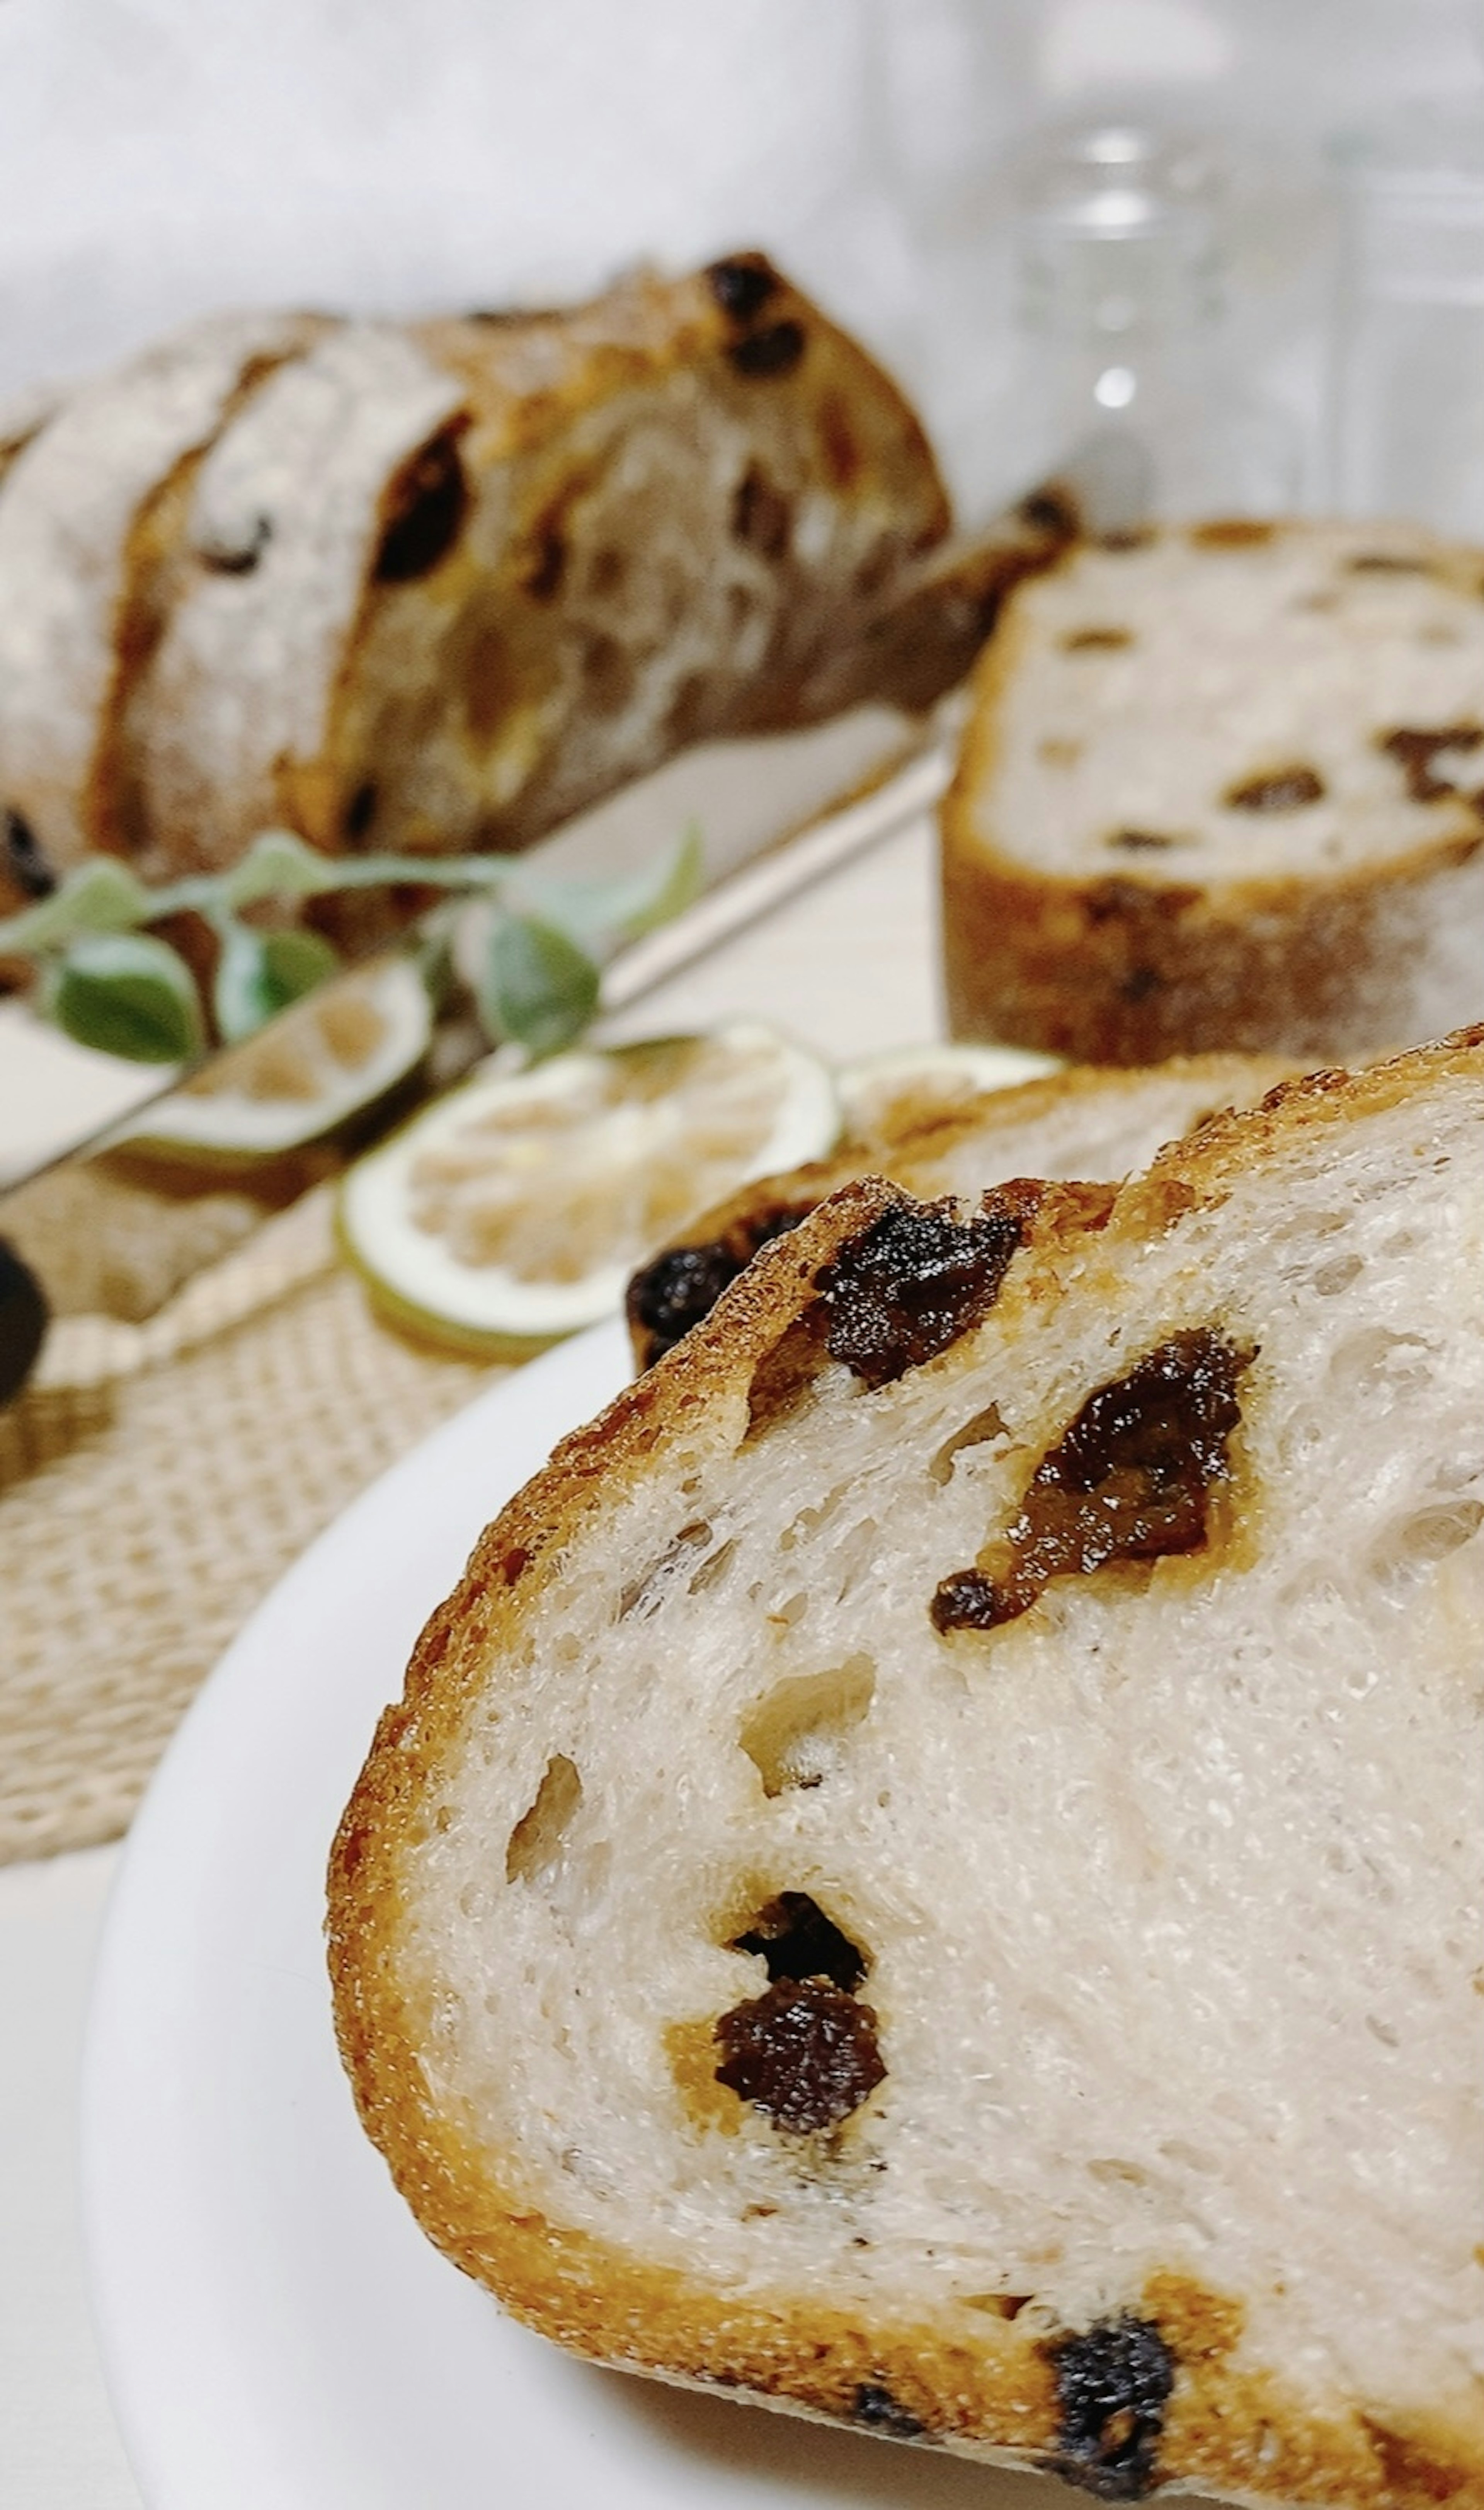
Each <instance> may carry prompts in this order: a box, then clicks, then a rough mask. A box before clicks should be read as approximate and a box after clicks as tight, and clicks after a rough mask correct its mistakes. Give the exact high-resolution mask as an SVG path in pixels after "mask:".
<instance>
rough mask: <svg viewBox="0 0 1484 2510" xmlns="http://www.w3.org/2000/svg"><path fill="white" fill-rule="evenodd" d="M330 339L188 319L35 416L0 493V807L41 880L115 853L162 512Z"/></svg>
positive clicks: (162, 542)
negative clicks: (88, 857)
mask: <svg viewBox="0 0 1484 2510" xmlns="http://www.w3.org/2000/svg"><path fill="white" fill-rule="evenodd" d="M321 328H323V324H322V323H319V322H318V321H317V320H316V318H314V317H310V316H304V315H292V314H276V313H275V314H253V313H247V314H231V315H221V316H212V317H210V318H209V319H208V320H206V321H203V322H200V323H192V324H189V325H187V327H186V328H185V329H184V330H182V331H179V332H176V333H174V334H172V335H171V337H170V338H168V339H166V340H163V341H161V342H159V343H158V344H157V345H155V346H154V347H153V348H150V349H147V350H145V351H143V352H142V353H141V354H140V355H139V356H138V357H136V358H133V359H132V360H130V361H127V362H126V363H125V364H124V365H122V366H120V367H119V368H117V369H116V370H114V371H113V372H111V373H108V374H105V375H102V376H100V377H98V378H97V380H96V381H95V382H93V383H90V384H87V385H84V386H82V387H80V388H79V389H78V390H77V391H76V392H75V393H74V394H72V395H71V396H70V397H69V398H67V399H65V400H63V401H62V403H61V404H60V406H59V407H58V408H57V411H56V414H55V415H49V414H48V413H47V412H46V410H45V407H43V410H42V411H41V412H40V413H38V414H37V416H38V419H39V423H35V424H32V425H31V429H30V433H29V435H28V436H27V437H25V439H24V440H23V441H22V442H21V444H20V446H19V450H18V451H17V452H16V454H15V456H14V459H13V460H12V461H11V462H10V464H9V465H8V468H7V470H6V473H5V475H4V480H3V487H0V804H3V808H4V811H5V813H6V814H7V816H8V818H10V820H11V821H12V823H13V829H14V823H16V822H19V831H16V834H17V835H19V843H20V845H21V846H22V847H23V848H24V849H25V850H26V851H27V853H28V855H30V856H34V858H35V860H36V862H37V864H38V865H43V866H45V867H46V869H47V870H48V871H49V872H52V873H56V872H59V871H61V870H64V869H65V868H66V867H67V866H68V865H69V864H70V863H72V862H75V861H76V860H77V858H78V856H80V855H82V854H84V853H86V852H88V851H90V850H91V849H96V848H105V849H117V848H118V846H119V844H120V831H119V825H118V818H119V809H120V779H121V775H122V770H123V760H122V756H121V738H122V727H123V722H124V717H125V713H126V710H127V707H128V704H129V699H130V693H131V689H132V686H133V682H134V680H135V678H136V676H137V674H138V672H139V671H140V669H141V668H142V667H143V665H144V663H145V661H146V660H147V657H148V655H149V653H150V651H151V649H152V647H153V644H154V642H155V640H156V639H157V637H158V635H159V633H160V628H161V619H160V610H159V603H160V586H159V570H160V563H161V558H162V553H163V551H164V550H165V549H167V548H168V547H169V545H170V541H171V510H172V508H173V507H174V506H175V505H176V504H177V503H178V500H179V498H180V496H181V494H182V493H183V490H184V487H185V483H186V482H187V480H188V479H189V477H190V475H191V474H192V472H193V471H194V469H195V466H196V465H197V464H198V463H199V461H200V459H201V457H202V455H203V454H204V453H205V452H206V450H207V448H208V447H209V445H210V444H211V443H212V441H213V440H214V438H215V437H216V436H217V434H218V433H219V431H220V430H221V429H222V428H223V427H224V426H226V425H227V423H228V421H229V420H230V419H231V418H232V417H233V415H234V414H235V413H236V412H238V411H239V410H241V409H242V408H243V406H244V404H245V403H247V401H249V400H250V399H251V397H252V394H253V393H254V391H255V390H256V389H257V388H258V386H259V385H261V384H262V383H263V381H264V380H265V378H266V377H267V376H269V375H270V374H271V373H272V372H273V370H274V368H275V367H277V366H279V365H281V364H282V363H284V361H285V360H288V359H290V358H292V357H294V356H295V355H297V354H298V353H299V352H300V351H301V350H302V349H304V348H305V347H306V346H307V345H308V343H309V341H310V340H311V339H312V338H313V337H314V336H315V333H316V332H317V331H318V330H319V329H321Z"/></svg>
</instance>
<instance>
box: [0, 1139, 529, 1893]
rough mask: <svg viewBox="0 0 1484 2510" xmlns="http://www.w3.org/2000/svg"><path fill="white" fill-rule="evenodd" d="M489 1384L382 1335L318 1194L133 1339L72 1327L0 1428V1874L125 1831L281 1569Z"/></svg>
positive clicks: (97, 1323) (115, 1321) (111, 1319)
mask: <svg viewBox="0 0 1484 2510" xmlns="http://www.w3.org/2000/svg"><path fill="white" fill-rule="evenodd" d="M501 1373H502V1372H501V1371H500V1370H499V1369H496V1368H490V1367H487V1366H483V1365H479V1364H476V1363H475V1362H472V1361H469V1360H464V1359H455V1358H445V1357H442V1356H439V1355H438V1354H435V1353H432V1352H428V1351H425V1350H421V1349H418V1348H414V1347H413V1346H412V1345H410V1344H408V1343H406V1342H404V1341H402V1340H401V1339H400V1337H399V1336H397V1335H395V1334H394V1333H392V1332H391V1331H389V1330H388V1329H387V1328H385V1327H384V1326H383V1325H381V1324H380V1323H379V1322H378V1321H377V1320H376V1318H375V1317H374V1316H373V1314H372V1313H371V1312H370V1310H369V1308H368V1306H367V1304H366V1300H365V1297H364V1294H363V1292H362V1289H361V1284H360V1283H359V1281H357V1279H356V1278H355V1277H354V1275H353V1274H350V1273H348V1272H347V1271H346V1270H345V1269H344V1267H343V1266H341V1265H340V1264H339V1263H338V1262H337V1260H336V1257H335V1252H334V1245H333V1239H332V1234H331V1228H330V1199H329V1189H328V1188H327V1187H325V1188H319V1189H317V1190H315V1191H314V1192H312V1193H310V1194H307V1195H305V1196H304V1197H303V1198H301V1199H300V1200H299V1201H298V1202H296V1203H295V1204H293V1205H292V1206H291V1207H290V1208H289V1209H288V1210H286V1211H285V1212H283V1213H282V1214H280V1215H279V1216H278V1217H276V1218H274V1219H270V1220H269V1221H268V1222H267V1223H266V1224H265V1225H264V1226H263V1227H261V1228H260V1229H258V1230H257V1231H256V1232H255V1234H254V1235H253V1236H252V1237H251V1238H250V1239H249V1241H248V1242H247V1244H246V1245H242V1246H239V1247H237V1248H235V1249H234V1250H232V1251H231V1252H229V1253H227V1254H226V1255H225V1256H223V1257H222V1258H220V1260H218V1261H217V1262H215V1263H213V1264H211V1265H210V1266H209V1268H208V1269H207V1270H205V1271H203V1272H201V1273H198V1274H196V1275H195V1277H194V1278H193V1279H191V1280H190V1281H189V1282H188V1283H187V1284H186V1285H185V1286H184V1287H183V1288H181V1289H179V1290H177V1291H176V1292H175V1293H174V1295H173V1296H172V1297H171V1298H170V1299H169V1300H168V1301H167V1302H166V1304H165V1305H164V1306H162V1307H161V1308H160V1309H159V1310H158V1311H157V1312H155V1313H154V1314H152V1315H149V1316H148V1317H146V1318H145V1319H144V1320H143V1321H141V1322H137V1323H135V1322H129V1321H123V1320H120V1319H119V1318H118V1317H116V1316H102V1315H86V1314H74V1315H68V1316H64V1317H62V1318H61V1319H60V1320H59V1321H58V1322H57V1324H56V1325H55V1326H54V1328H53V1330H52V1333H51V1335H50V1336H49V1339H48V1342H47V1345H46V1349H45V1350H44V1352H43V1358H42V1365H41V1368H40V1369H39V1371H38V1373H37V1375H36V1377H35V1378H34V1379H33V1381H32V1383H31V1385H30V1386H29V1387H28V1388H27V1389H26V1391H25V1393H24V1394H23V1395H22V1396H21V1397H20V1399H19V1401H18V1402H16V1403H14V1404H13V1405H12V1406H11V1407H10V1408H9V1410H7V1411H5V1412H3V1413H0V1860H7V1859H12V1858H15V1857H20V1856H38V1855H43V1854H50V1853H53V1852H55V1851H56V1850H57V1849H60V1848H66V1847H80V1846H85V1845H88V1844H92V1843H93V1842H95V1841H98V1840H104V1839H110V1838H113V1837H115V1836H117V1834H118V1833H119V1832H121V1831H123V1830H124V1829H125V1828H126V1827H127V1826H128V1823H129V1820H130V1816H131V1814H132V1813H133V1809H134V1806H135V1805H136V1804H137V1802H138V1800H139V1797H140V1795H141V1794H142V1792H143V1789H144V1787H145V1785H146V1784H147V1782H148V1779H149V1776H150V1773H151V1771H152V1769H153V1768H154V1766H155V1764H156V1762H157V1760H158V1759H159V1756H160V1754H161V1752H162V1750H163V1749H164V1747H165V1744H166V1743H167V1742H168V1741H169V1739H170V1736H171V1732H172V1730H173V1729H174V1727H175V1725H176V1723H177V1721H178V1719H179V1717H180V1715H181V1713H182V1711H183V1710H184V1709H185V1707H186V1706H187V1704H188V1703H189V1701H190V1699H191V1697H192V1695H193V1694H194V1692H196V1690H197V1688H198V1686H199V1685H200V1683H201V1682H202V1681H203V1680H204V1678H205V1676H206V1675H207V1674H208V1673H209V1671H210V1669H211V1667H212V1665H213V1664H214V1663H215V1661H216V1659H217V1657H218V1656H219V1655H220V1654H221V1653H222V1651H223V1649H224V1648H225V1647H226V1646H227V1644H228V1642H229V1641H230V1640H231V1639H232V1638H233V1637H234V1636H235V1635H236V1633H237V1632H238V1630H239V1629H241V1627H242V1625H243V1623H244V1622H245V1621H246V1620H247V1616H248V1615H249V1614H250V1613H251V1612H252V1610H253V1608H254V1607H255V1606H256V1605H257V1604H258V1603H259V1602H260V1601H261V1599H262V1598H263V1596H264V1595H266V1594H267V1593H268V1591H269V1589H270V1588H271V1587H272V1586H273V1585H274V1584H275V1583H276V1582H277V1580H278V1579H279V1578H280V1577H282V1575H283V1574H284V1572H285V1569H286V1568H287V1567H288V1566H289V1563H290V1562H291V1561H292V1560H294V1559H295V1558H296V1557H297V1556H298V1554H299V1553H300V1552H301V1551H302V1550H303V1549H304V1547H305V1545H306V1543H308V1542H310V1541H311V1540H313V1538H314V1537H315V1536H316V1535H317V1534H318V1533H320V1532H321V1530H322V1529H323V1527H324V1526H325V1525H327V1524H328V1523H329V1521H330V1519H331V1518H332V1517H334V1516H335V1515H337V1514H338V1513H339V1511H340V1509H341V1508H343V1507H344V1506H345V1505H346V1503H347V1502H349V1501H350V1500H352V1499H354V1498H355V1496H356V1495H357V1493H358V1492H359V1491H361V1490H363V1489H364V1488H365V1487H366V1486H367V1484H368V1483H370V1482H371V1481H372V1480H374V1479H375V1477H376V1475H377V1474H378V1473H380V1472H381V1471H382V1470H384V1468H385V1467H386V1466H387V1465H388V1464H392V1463H393V1462H395V1460H396V1459H397V1458H398V1457H399V1456H401V1455H403V1454H405V1453H406V1451H407V1449H408V1448H409V1447H411V1446H413V1445H414V1444H415V1443H416V1442H417V1440H418V1439H420V1438H422V1437H423V1436H424V1435H426V1433H427V1432H428V1431H429V1430H430V1429H432V1428H434V1427H435V1426H437V1424H438V1422H440V1421H442V1420H444V1419H446V1418H447V1416H448V1415H449V1414H450V1413H452V1412H454V1411H456V1410H457V1409H458V1407H459V1406H460V1405H461V1404H463V1403H465V1402H467V1401H468V1400H469V1398H470V1397H471V1395H473V1394H474V1393H475V1392H476V1391H477V1390H478V1388H480V1387H481V1386H483V1385H485V1384H487V1383H488V1382H489V1381H490V1380H491V1379H492V1378H493V1377H496V1376H498V1375H500V1374H501Z"/></svg>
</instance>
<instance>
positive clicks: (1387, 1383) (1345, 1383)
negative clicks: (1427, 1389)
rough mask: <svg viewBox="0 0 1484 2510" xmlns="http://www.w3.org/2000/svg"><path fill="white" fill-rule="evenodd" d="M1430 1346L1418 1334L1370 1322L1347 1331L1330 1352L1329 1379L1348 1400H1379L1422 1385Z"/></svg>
mask: <svg viewBox="0 0 1484 2510" xmlns="http://www.w3.org/2000/svg"><path fill="white" fill-rule="evenodd" d="M1324 1373H1325V1378H1326V1381H1327V1383H1328V1386H1329V1388H1331V1390H1332V1391H1333V1392H1334V1393H1335V1394H1336V1395H1337V1396H1338V1397H1339V1398H1340V1399H1341V1400H1342V1401H1344V1402H1347V1403H1349V1402H1352V1401H1355V1400H1357V1399H1358V1400H1362V1401H1363V1400H1370V1401H1373V1402H1374V1401H1375V1400H1376V1399H1377V1398H1378V1397H1380V1396H1381V1395H1383V1394H1388V1393H1403V1392H1405V1391H1406V1389H1407V1388H1409V1387H1415V1386H1421V1385H1422V1384H1423V1383H1424V1382H1425V1380H1426V1378H1427V1344H1426V1343H1425V1342H1424V1341H1423V1339H1422V1337H1421V1336H1420V1335H1418V1334H1407V1333H1396V1332H1393V1331H1392V1330H1391V1328H1390V1327H1389V1326H1388V1325H1367V1326H1366V1327H1364V1328H1363V1329H1362V1330H1361V1331H1360V1332H1358V1333H1352V1334H1347V1335H1346V1337H1345V1339H1344V1341H1343V1342H1340V1343H1337V1345H1336V1346H1335V1349H1334V1350H1332V1351H1331V1353H1330V1355H1329V1363H1328V1366H1327V1367H1326V1369H1325V1372H1324Z"/></svg>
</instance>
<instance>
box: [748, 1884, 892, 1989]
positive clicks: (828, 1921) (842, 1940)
mask: <svg viewBox="0 0 1484 2510" xmlns="http://www.w3.org/2000/svg"><path fill="white" fill-rule="evenodd" d="M730 1949H731V1950H732V1951H733V1952H734V1953H761V1955H762V1957H763V1959H764V1960H765V1961H766V1963H767V1965H768V1983H769V1985H770V1986H771V1987H777V1985H778V1983H779V1981H780V1979H804V1978H827V1979H828V1980H829V1982H830V1984H831V1986H832V1987H838V1988H842V1989H843V1990H844V1991H845V1993H846V1995H847V1996H849V1995H851V1994H853V1992H854V1991H855V1989H856V1988H857V1987H858V1986H859V1985H860V1982H861V1980H862V1979H863V1978H864V1976H865V1973H866V1969H867V1967H868V1963H867V1961H866V1958H865V1955H864V1953H862V1952H861V1951H860V1950H859V1949H858V1947H857V1946H856V1945H855V1944H853V1943H852V1942H851V1939H850V1937H849V1935H846V1934H842V1932H841V1930H840V1928H839V1927H838V1926H837V1925H836V1924H835V1921H834V1920H833V1918H826V1916H825V1914H824V1912H823V1910H822V1909H821V1908H820V1906H819V1904H818V1901H817V1900H812V1899H811V1898H810V1896H809V1893H808V1892H807V1891H780V1893H779V1896H778V1898H777V1899H776V1900H770V1901H769V1903H768V1905H767V1907H766V1908H765V1909H760V1910H759V1911H758V1914H757V1916H756V1917H755V1918H754V1919H753V1921H752V1923H751V1925H750V1926H749V1927H748V1928H747V1931H746V1933H745V1934H742V1935H739V1936H738V1937H737V1938H736V1940H735V1942H734V1943H733V1944H732V1945H731V1947H730Z"/></svg>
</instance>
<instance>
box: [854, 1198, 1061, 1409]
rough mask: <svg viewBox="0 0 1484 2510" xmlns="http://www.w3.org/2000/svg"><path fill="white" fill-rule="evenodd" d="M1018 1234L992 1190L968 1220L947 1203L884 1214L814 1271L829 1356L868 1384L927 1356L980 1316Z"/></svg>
mask: <svg viewBox="0 0 1484 2510" xmlns="http://www.w3.org/2000/svg"><path fill="white" fill-rule="evenodd" d="M1024 1235H1025V1216H1024V1212H1023V1210H1022V1209H1020V1208H1018V1207H1017V1206H1016V1204H1015V1203H1014V1202H1012V1201H1011V1200H1010V1199H1009V1198H1007V1197H1006V1196H1003V1195H998V1194H996V1195H986V1196H985V1198H984V1203H983V1207H982V1209H981V1210H980V1211H979V1212H977V1213H976V1214H975V1216H974V1217H973V1219H971V1220H960V1219H958V1218H957V1217H956V1216H955V1213H954V1209H953V1205H952V1203H951V1202H948V1201H946V1200H945V1201H943V1202H933V1203H916V1204H910V1205H906V1206H903V1207H901V1208H899V1209H897V1210H894V1211H888V1212H883V1214H882V1216H881V1218H880V1219H879V1220H873V1221H872V1222H871V1224H870V1227H869V1228H868V1229H866V1230H864V1231H863V1232H862V1233H861V1235H860V1236H858V1237H856V1238H855V1239H853V1240H852V1242H851V1243H850V1244H849V1245H847V1246H842V1247H841V1249H840V1252H839V1254H838V1255H837V1256H836V1257H835V1260H834V1262H833V1263H832V1264H829V1265H826V1267H825V1269H824V1271H823V1272H822V1273H821V1274H820V1275H819V1288H820V1290H821V1292H822V1294H823V1299H824V1306H825V1312H826V1315H827V1318H828V1323H827V1328H826V1334H825V1341H826V1346H827V1349H828V1350H829V1355H830V1357H831V1358H832V1359H838V1360H842V1361H843V1362H844V1364H845V1366H846V1367H847V1368H850V1369H853V1370H854V1371H855V1373H856V1376H857V1377H858V1378H860V1379H861V1380H862V1381H863V1382H864V1384H865V1385H867V1386H873V1387H874V1386H887V1385H890V1384H891V1383H892V1381H893V1380H894V1378H898V1377H900V1376H902V1375H903V1374H904V1373H905V1371H906V1370H907V1369H909V1368H917V1367H920V1366H921V1365H922V1363H923V1361H924V1360H929V1359H933V1358H935V1357H936V1355H937V1353H938V1352H939V1351H942V1350H947V1349H948V1346H949V1344H950V1343H953V1342H956V1341H957V1340H958V1338H959V1336H960V1334H963V1333H967V1332H969V1331H970V1330H971V1328H972V1327H973V1326H974V1325H976V1324H978V1323H979V1322H980V1321H981V1320H982V1319H983V1317H985V1316H986V1315H987V1314H988V1312H989V1311H990V1309H991V1308H992V1307H993V1306H994V1303H995V1300H996V1299H997V1298H998V1296H999V1293H1000V1284H1001V1282H1002V1281H1003V1280H1004V1278H1005V1274H1006V1271H1007V1268H1008V1264H1009V1260H1010V1257H1011V1256H1012V1255H1013V1254H1014V1252H1015V1249H1016V1247H1017V1246H1018V1245H1019V1244H1020V1241H1021V1238H1022V1237H1023V1236H1024Z"/></svg>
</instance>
